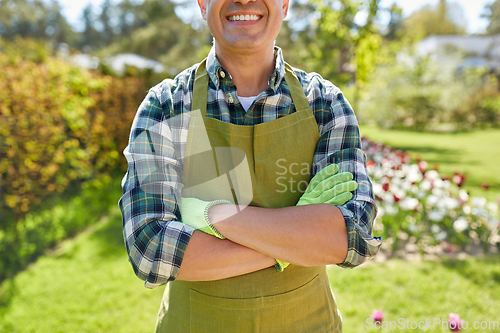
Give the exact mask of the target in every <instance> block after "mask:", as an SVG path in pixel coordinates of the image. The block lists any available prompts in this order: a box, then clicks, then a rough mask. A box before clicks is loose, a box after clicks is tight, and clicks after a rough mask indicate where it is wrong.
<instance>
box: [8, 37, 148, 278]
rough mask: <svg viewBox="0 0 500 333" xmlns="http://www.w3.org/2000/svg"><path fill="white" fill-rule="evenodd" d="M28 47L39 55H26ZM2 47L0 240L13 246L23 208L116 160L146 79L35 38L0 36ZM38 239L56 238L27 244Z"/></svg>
mask: <svg viewBox="0 0 500 333" xmlns="http://www.w3.org/2000/svg"><path fill="white" fill-rule="evenodd" d="M30 48H31V49H33V52H27V53H26V55H28V56H29V58H31V59H34V60H36V61H33V60H30V59H26V58H24V56H25V54H24V53H23V50H24V49H30ZM0 50H2V51H3V52H1V53H0V153H1V155H0V157H1V159H0V177H1V180H2V182H1V186H2V187H1V190H2V193H1V194H2V196H1V198H0V200H1V202H0V204H1V207H2V211H1V213H2V215H3V216H2V219H1V222H0V224H1V228H2V234H1V235H0V243H2V248H3V250H2V252H3V253H15V252H16V251H17V250H18V249H19V246H20V244H22V242H23V240H22V238H23V237H24V236H23V235H24V234H23V231H22V230H24V229H25V228H27V226H26V225H25V223H26V220H22V217H23V216H25V214H26V213H28V212H29V211H31V210H33V209H37V208H40V207H42V206H43V207H47V206H48V205H50V204H49V203H50V200H51V199H52V198H54V197H56V196H61V195H63V194H64V193H67V191H68V190H71V187H72V186H75V185H77V184H80V183H81V182H83V181H89V180H92V179H96V178H101V177H103V176H104V177H108V178H109V177H110V175H111V174H112V172H113V171H114V170H116V169H117V168H118V163H117V161H118V159H119V157H120V152H121V151H122V150H123V148H124V147H125V146H126V143H127V138H128V132H129V128H130V124H131V123H132V119H133V117H134V114H135V111H136V109H137V105H139V103H140V101H141V100H142V98H143V97H144V95H145V93H146V87H145V85H144V82H143V81H142V80H140V79H137V78H132V77H127V78H123V79H119V78H114V77H110V76H103V75H99V74H97V73H90V72H88V71H85V70H82V69H79V68H75V67H72V66H71V65H69V64H68V63H66V62H64V61H62V60H59V59H56V58H53V57H50V56H47V54H50V50H47V49H45V48H44V47H43V46H42V45H40V44H37V43H34V42H30V41H18V42H16V43H14V44H10V43H5V42H2V43H1V44H0ZM122 166H123V164H122ZM122 171H123V169H122ZM77 187H78V186H77ZM54 223H55V222H54ZM47 237H49V238H50V237H52V235H51V236H47ZM54 237H55V236H54ZM54 237H53V238H54ZM54 239H58V240H59V239H61V238H60V237H55V238H54ZM3 240H5V242H3ZM43 244H53V242H41V243H40V244H38V243H37V242H35V243H34V244H30V247H31V246H34V247H35V248H36V249H35V250H33V251H31V250H30V253H31V252H36V253H39V249H38V248H37V246H39V245H40V246H42V247H43ZM2 271H3V270H2Z"/></svg>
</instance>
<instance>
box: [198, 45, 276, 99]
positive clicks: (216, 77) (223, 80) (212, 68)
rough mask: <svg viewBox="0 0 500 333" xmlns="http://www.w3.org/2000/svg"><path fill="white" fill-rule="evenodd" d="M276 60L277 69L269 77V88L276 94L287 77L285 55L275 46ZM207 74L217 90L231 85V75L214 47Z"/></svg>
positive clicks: (208, 58)
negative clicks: (220, 60) (218, 57)
mask: <svg viewBox="0 0 500 333" xmlns="http://www.w3.org/2000/svg"><path fill="white" fill-rule="evenodd" d="M274 59H275V68H274V72H273V73H272V74H271V76H270V77H269V82H268V83H269V87H270V88H271V89H272V90H273V91H274V92H276V89H277V88H278V87H279V85H280V84H281V80H283V78H284V77H285V61H284V60H283V54H282V52H281V49H280V48H279V47H277V46H274ZM206 66H207V73H208V76H209V77H210V80H212V82H213V83H214V85H215V86H216V87H217V89H220V88H221V85H231V75H230V74H229V72H228V71H226V70H225V69H224V68H223V67H222V66H221V64H220V63H219V60H218V59H217V55H216V54H215V48H214V47H212V49H211V50H210V53H209V54H208V56H207V64H206Z"/></svg>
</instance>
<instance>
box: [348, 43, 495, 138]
mask: <svg viewBox="0 0 500 333" xmlns="http://www.w3.org/2000/svg"><path fill="white" fill-rule="evenodd" d="M382 51H383V54H384V55H385V59H386V62H385V63H384V64H382V65H381V66H378V67H377V68H376V69H375V70H374V71H373V78H372V80H371V81H370V85H367V86H366V87H365V89H364V90H363V91H362V93H361V95H360V102H359V108H358V114H359V117H360V121H362V122H365V123H370V122H371V123H376V124H377V125H379V126H381V127H382V128H400V129H411V130H418V131H424V130H425V131H429V130H436V129H438V128H439V127H440V126H441V127H443V125H444V126H445V127H446V128H447V129H448V130H450V129H451V130H469V129H473V128H478V127H498V126H499V125H500V108H499V104H498V103H499V101H500V91H499V90H498V78H496V77H495V76H494V75H490V74H488V73H487V72H486V71H485V70H483V69H468V70H464V71H462V72H458V71H456V67H457V65H458V61H460V58H450V60H449V61H448V62H447V63H446V64H443V63H437V62H435V61H433V60H432V59H430V58H428V57H422V56H418V55H417V54H414V53H409V55H407V56H406V58H404V57H403V56H402V55H403V54H404V53H402V52H401V49H394V50H390V49H389V48H385V47H384V48H383V49H382ZM406 52H407V51H406ZM396 54H398V55H399V59H398V60H396ZM406 54H408V53H406Z"/></svg>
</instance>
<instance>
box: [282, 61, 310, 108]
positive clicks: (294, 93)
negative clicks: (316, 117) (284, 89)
mask: <svg viewBox="0 0 500 333" xmlns="http://www.w3.org/2000/svg"><path fill="white" fill-rule="evenodd" d="M285 81H286V84H287V85H288V89H290V96H291V97H292V101H293V104H295V111H299V110H309V114H313V112H312V110H311V106H310V105H309V102H308V101H307V98H306V95H305V94H304V90H303V89H302V85H301V84H300V81H299V79H298V78H297V75H295V72H294V70H293V69H292V66H290V65H289V64H288V63H286V62H285Z"/></svg>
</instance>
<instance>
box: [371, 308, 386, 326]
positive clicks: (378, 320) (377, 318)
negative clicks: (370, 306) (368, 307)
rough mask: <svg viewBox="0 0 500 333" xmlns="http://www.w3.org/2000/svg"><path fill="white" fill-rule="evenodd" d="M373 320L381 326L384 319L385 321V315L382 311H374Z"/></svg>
mask: <svg viewBox="0 0 500 333" xmlns="http://www.w3.org/2000/svg"><path fill="white" fill-rule="evenodd" d="M371 318H372V319H373V321H374V322H375V324H380V323H381V322H382V319H384V313H383V312H382V310H373V312H372V315H371Z"/></svg>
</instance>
